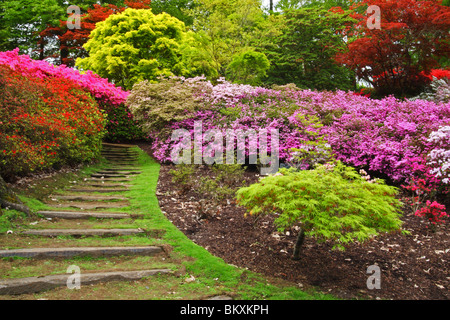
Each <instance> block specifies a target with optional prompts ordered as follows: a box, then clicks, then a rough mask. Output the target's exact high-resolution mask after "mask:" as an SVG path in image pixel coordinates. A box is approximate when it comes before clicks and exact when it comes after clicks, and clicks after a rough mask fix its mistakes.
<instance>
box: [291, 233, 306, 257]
mask: <svg viewBox="0 0 450 320" xmlns="http://www.w3.org/2000/svg"><path fill="white" fill-rule="evenodd" d="M303 241H305V232H304V231H303V229H301V228H300V231H299V232H298V236H297V241H296V242H295V246H294V254H293V256H292V259H294V260H300V248H301V246H302V245H303Z"/></svg>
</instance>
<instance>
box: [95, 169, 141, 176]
mask: <svg viewBox="0 0 450 320" xmlns="http://www.w3.org/2000/svg"><path fill="white" fill-rule="evenodd" d="M141 173H142V172H141V171H132V170H129V171H125V170H105V171H98V172H96V173H95V174H101V175H104V174H120V175H133V174H141Z"/></svg>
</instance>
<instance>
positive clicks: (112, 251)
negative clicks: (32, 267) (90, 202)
mask: <svg viewBox="0 0 450 320" xmlns="http://www.w3.org/2000/svg"><path fill="white" fill-rule="evenodd" d="M162 252H163V249H162V247H159V246H140V247H65V248H26V249H11V250H0V258H9V257H21V258H34V259H51V258H72V257H75V256H92V257H111V256H125V255H136V256H137V255H139V256H153V255H156V254H158V253H162Z"/></svg>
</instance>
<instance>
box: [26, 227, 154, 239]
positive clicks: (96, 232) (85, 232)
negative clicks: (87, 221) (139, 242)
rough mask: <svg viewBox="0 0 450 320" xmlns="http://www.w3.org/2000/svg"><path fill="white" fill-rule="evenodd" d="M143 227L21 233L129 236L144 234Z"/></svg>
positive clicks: (35, 234)
mask: <svg viewBox="0 0 450 320" xmlns="http://www.w3.org/2000/svg"><path fill="white" fill-rule="evenodd" d="M143 233H145V231H144V230H143V229H30V230H27V231H23V232H22V233H21V234H23V235H27V236H42V237H58V236H73V237H82V236H85V237H86V236H102V237H110V236H127V235H133V234H143Z"/></svg>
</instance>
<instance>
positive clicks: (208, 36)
mask: <svg viewBox="0 0 450 320" xmlns="http://www.w3.org/2000/svg"><path fill="white" fill-rule="evenodd" d="M196 1H197V5H196V6H195V8H194V9H192V10H191V11H190V14H191V16H192V17H193V19H194V23H193V25H192V27H191V29H192V30H193V31H194V32H195V35H194V37H193V39H194V42H193V47H194V48H195V50H196V52H197V54H196V55H194V54H192V55H191V63H192V64H200V63H202V62H203V61H207V66H206V67H207V68H208V70H209V74H208V75H209V76H210V77H211V78H216V77H223V76H226V75H227V68H228V65H229V64H230V63H231V61H232V60H233V59H235V58H236V57H237V56H239V55H240V54H242V53H243V52H245V51H249V50H254V51H256V50H257V49H256V47H255V45H254V40H255V38H257V37H258V33H259V32H260V31H261V30H262V25H263V23H264V20H265V17H264V12H263V10H262V8H261V2H260V0H196ZM196 57H198V58H196Z"/></svg>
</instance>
